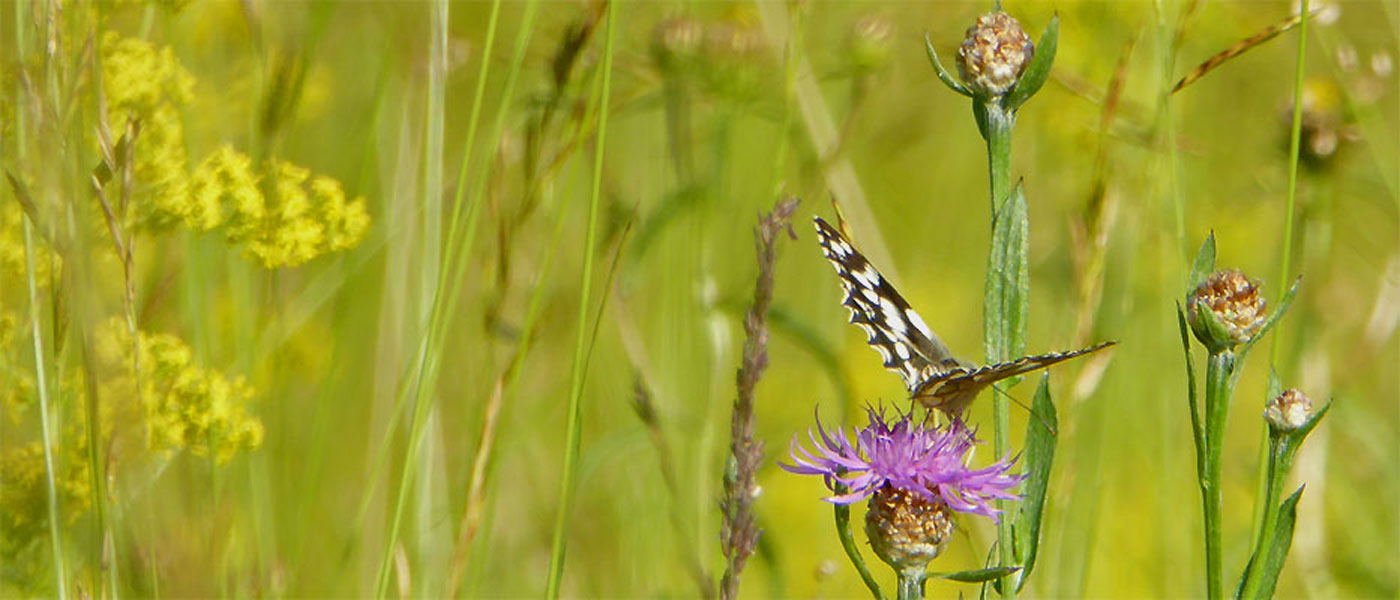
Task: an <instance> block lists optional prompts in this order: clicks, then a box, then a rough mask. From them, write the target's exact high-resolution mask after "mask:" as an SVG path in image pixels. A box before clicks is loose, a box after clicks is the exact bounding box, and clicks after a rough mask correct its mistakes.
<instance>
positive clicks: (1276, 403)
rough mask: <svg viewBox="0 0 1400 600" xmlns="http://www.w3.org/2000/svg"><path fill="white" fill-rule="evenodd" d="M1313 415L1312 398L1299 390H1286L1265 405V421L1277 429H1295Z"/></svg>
mask: <svg viewBox="0 0 1400 600" xmlns="http://www.w3.org/2000/svg"><path fill="white" fill-rule="evenodd" d="M1311 417H1312V400H1311V399H1309V398H1308V397H1307V395H1305V394H1303V392H1300V391H1298V390H1292V389H1290V390H1284V391H1283V393H1281V394H1279V395H1278V396H1275V397H1274V398H1273V399H1271V400H1269V403H1268V404H1267V405H1265V407H1264V421H1266V422H1267V423H1268V424H1269V429H1273V430H1275V431H1295V430H1297V429H1298V428H1300V427H1302V426H1304V425H1307V424H1308V419H1309V418H1311Z"/></svg>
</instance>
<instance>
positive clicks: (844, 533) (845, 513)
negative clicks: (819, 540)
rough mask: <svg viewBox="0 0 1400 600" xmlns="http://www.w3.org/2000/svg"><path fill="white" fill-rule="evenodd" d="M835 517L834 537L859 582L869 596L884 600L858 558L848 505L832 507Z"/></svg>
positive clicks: (883, 594)
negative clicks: (837, 540)
mask: <svg viewBox="0 0 1400 600" xmlns="http://www.w3.org/2000/svg"><path fill="white" fill-rule="evenodd" d="M840 487H841V488H842V489H838V491H837V493H844V487H845V486H840ZM832 508H833V512H834V513H835V515H836V537H838V538H840V539H841V548H842V549H843V550H845V551H846V558H849V559H851V565H852V566H854V567H855V568H856V572H857V573H860V580H861V581H863V582H865V587H867V588H869V589H870V595H871V596H872V597H874V598H875V600H885V593H884V592H882V591H880V584H879V583H877V582H876V581H875V576H874V575H871V574H870V568H869V567H867V566H865V559H864V558H861V556H860V546H858V545H856V540H855V537H854V536H852V535H851V506H850V505H849V504H835V505H832Z"/></svg>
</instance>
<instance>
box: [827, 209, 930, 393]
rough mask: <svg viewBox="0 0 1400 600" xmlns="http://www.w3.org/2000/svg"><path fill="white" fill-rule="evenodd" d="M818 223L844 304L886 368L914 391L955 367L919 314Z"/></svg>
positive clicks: (851, 247)
mask: <svg viewBox="0 0 1400 600" xmlns="http://www.w3.org/2000/svg"><path fill="white" fill-rule="evenodd" d="M815 223H816V228H817V237H818V241H819V242H820V243H821V247H822V252H823V253H824V254H825V255H826V258H827V260H829V261H831V265H832V266H833V267H834V268H835V269H836V274H837V275H838V276H839V277H840V279H841V287H842V289H843V290H844V291H845V298H844V300H843V301H842V304H843V305H844V306H845V307H846V308H848V309H850V311H851V322H852V323H854V324H856V325H859V326H860V328H861V329H863V330H865V334H866V342H868V343H869V344H870V347H872V348H874V349H875V350H876V351H877V352H879V353H880V357H881V358H882V359H884V363H885V368H887V369H889V370H891V371H894V372H896V373H898V374H899V376H900V377H901V378H903V379H904V384H905V386H906V387H907V388H908V389H909V390H910V391H911V392H912V391H914V390H915V389H916V388H918V387H919V384H920V383H922V382H923V381H924V380H926V379H927V378H928V377H929V376H930V375H933V374H936V373H941V372H943V371H945V370H946V366H945V365H948V364H950V363H956V360H955V359H953V357H952V355H951V354H950V353H949V352H948V348H947V347H946V346H944V345H943V342H942V341H940V340H938V337H937V336H935V335H934V333H933V331H932V330H930V329H929V327H928V325H927V324H925V323H924V320H923V319H922V318H920V317H919V313H917V312H914V309H913V308H911V307H910V306H909V302H907V301H905V300H904V297H903V296H901V295H900V294H899V291H897V290H895V289H894V286H893V285H890V283H889V281H888V280H886V279H885V278H884V276H882V275H880V272H879V271H877V270H876V269H875V267H874V266H873V265H871V264H870V261H869V260H866V258H865V256H864V255H862V254H861V253H860V251H858V250H856V249H855V246H854V245H852V244H851V242H850V240H847V239H846V236H844V235H842V234H841V232H839V231H837V230H836V229H835V228H834V227H832V226H831V225H829V224H827V222H826V221H823V220H822V219H821V218H820V217H818V218H816V219H815Z"/></svg>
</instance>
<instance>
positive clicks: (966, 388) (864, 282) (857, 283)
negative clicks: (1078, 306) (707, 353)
mask: <svg viewBox="0 0 1400 600" xmlns="http://www.w3.org/2000/svg"><path fill="white" fill-rule="evenodd" d="M815 221H816V227H817V241H818V242H819V243H820V244H821V247H822V253H823V254H825V255H826V258H827V260H829V261H831V265H832V266H833V267H835V268H836V274H837V275H838V276H839V277H840V278H841V287H842V288H843V289H844V290H845V293H846V297H845V299H844V300H843V301H842V302H841V304H842V305H844V306H845V307H846V308H848V309H850V311H851V323H854V324H856V325H859V326H860V328H861V329H864V330H865V333H866V340H865V341H866V342H867V343H869V344H870V347H871V348H874V349H875V351H877V352H879V353H880V356H881V358H883V359H884V360H885V368H887V369H889V370H891V371H894V372H895V373H898V374H899V376H900V377H902V378H903V379H904V385H905V387H907V388H908V389H909V397H910V398H911V399H913V400H915V401H917V402H919V403H920V404H922V405H923V406H925V407H926V408H931V409H932V408H936V409H938V410H941V411H943V412H944V413H946V414H948V415H949V416H950V417H956V416H958V415H961V414H962V412H963V410H965V409H966V408H967V407H968V405H969V404H972V401H973V399H975V398H977V394H979V393H981V391H982V390H983V389H986V388H987V387H988V386H990V385H992V384H993V383H996V382H998V381H1001V380H1003V379H1007V378H1010V377H1016V376H1017V375H1022V374H1025V373H1029V372H1031V371H1035V370H1037V369H1044V368H1046V367H1049V366H1051V365H1054V364H1056V363H1060V362H1064V361H1066V360H1069V359H1071V358H1075V357H1078V356H1083V355H1085V354H1089V353H1092V352H1098V351H1099V350H1102V349H1104V348H1107V347H1109V346H1112V345H1113V344H1115V343H1116V342H1104V343H1102V344H1097V345H1094V346H1090V347H1088V348H1081V349H1079V350H1070V351H1068V352H1052V353H1049V354H1037V355H1034V356H1023V357H1021V358H1018V359H1016V360H1013V361H1010V362H1004V363H998V364H994V365H986V366H977V365H975V364H972V363H970V362H967V361H964V360H960V359H958V358H955V357H954V356H953V354H952V353H951V352H949V351H948V346H946V345H944V344H943V341H942V340H940V339H938V336H937V335H934V333H933V330H931V329H929V327H928V324H926V323H924V320H923V319H922V318H920V317H919V313H916V312H914V309H913V308H912V307H910V306H909V303H908V302H907V301H905V300H904V297H903V296H901V295H899V292H898V291H897V290H895V289H894V286H893V285H890V282H889V281H887V280H886V279H885V278H884V276H882V275H880V272H879V271H876V270H875V267H874V266H873V265H871V264H870V261H868V260H866V259H865V256H864V255H862V254H861V253H860V251H858V250H856V248H855V246H854V245H852V244H851V241H850V240H848V239H846V236H844V235H842V234H841V232H840V231H837V230H836V228H834V227H832V226H831V225H829V224H827V222H826V221H823V220H822V219H821V217H816V218H815Z"/></svg>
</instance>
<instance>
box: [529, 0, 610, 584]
mask: <svg viewBox="0 0 1400 600" xmlns="http://www.w3.org/2000/svg"><path fill="white" fill-rule="evenodd" d="M607 11H608V24H607V28H608V34H607V39H606V42H604V45H603V66H602V70H603V77H602V80H601V83H600V85H599V92H598V130H597V134H596V135H597V137H596V138H594V140H595V141H594V146H593V191H592V193H591V194H590V197H589V199H588V230H587V235H586V237H585V239H584V247H583V273H582V275H581V276H580V280H579V287H580V290H579V303H578V319H577V322H578V335H577V336H576V337H575V340H574V358H573V366H572V369H571V373H570V375H569V416H568V420H567V421H566V424H565V427H566V428H567V430H566V433H565V439H564V466H563V473H562V475H561V477H560V479H559V503H558V508H557V509H556V510H555V515H554V539H553V542H552V543H551V544H550V552H549V580H548V581H547V582H546V587H545V597H546V598H550V599H551V600H552V599H555V598H558V597H559V584H560V582H561V580H562V579H563V575H564V543H565V537H566V530H567V529H568V525H569V514H570V513H571V512H572V511H571V507H572V505H573V499H574V485H575V479H576V478H577V476H578V455H579V434H580V430H581V429H582V424H583V415H582V397H583V375H584V368H583V364H584V362H585V361H586V360H587V356H586V354H587V353H586V352H585V350H586V349H587V347H588V344H587V342H588V340H589V335H588V325H587V323H588V321H587V319H588V298H589V296H590V292H591V288H592V281H593V246H594V243H595V241H596V240H597V237H598V227H597V225H598V203H599V198H601V196H602V183H603V157H604V151H605V149H606V143H607V133H608V115H609V113H610V112H611V111H609V110H608V97H609V95H610V93H611V92H612V64H613V39H614V38H615V37H616V30H617V7H616V6H608V8H607Z"/></svg>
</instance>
